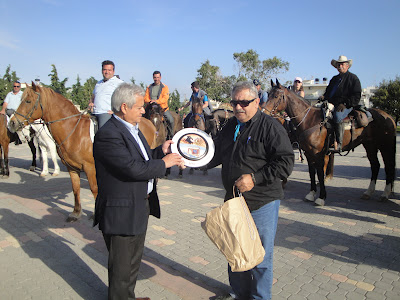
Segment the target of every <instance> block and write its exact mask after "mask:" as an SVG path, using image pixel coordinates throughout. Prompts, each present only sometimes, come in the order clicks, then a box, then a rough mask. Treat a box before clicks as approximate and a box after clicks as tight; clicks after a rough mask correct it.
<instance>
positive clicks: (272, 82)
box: [271, 79, 275, 87]
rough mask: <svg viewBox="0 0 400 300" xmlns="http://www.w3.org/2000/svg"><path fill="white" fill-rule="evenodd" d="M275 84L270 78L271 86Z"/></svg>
mask: <svg viewBox="0 0 400 300" xmlns="http://www.w3.org/2000/svg"><path fill="white" fill-rule="evenodd" d="M274 86H275V83H274V81H273V80H272V79H271V87H274Z"/></svg>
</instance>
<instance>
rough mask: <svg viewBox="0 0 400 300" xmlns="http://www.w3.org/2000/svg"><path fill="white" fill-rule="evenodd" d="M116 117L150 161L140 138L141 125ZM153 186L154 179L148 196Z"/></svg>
mask: <svg viewBox="0 0 400 300" xmlns="http://www.w3.org/2000/svg"><path fill="white" fill-rule="evenodd" d="M114 117H115V118H116V119H117V120H118V121H120V122H121V123H122V124H124V126H125V127H126V129H128V130H129V132H130V133H131V134H132V136H133V138H134V139H135V140H136V142H137V143H138V144H139V147H140V150H141V151H142V154H143V156H144V158H145V159H146V160H149V155H148V154H147V151H146V148H145V147H144V145H143V142H142V140H141V139H140V137H139V124H136V125H132V124H131V123H128V122H126V121H124V120H122V119H121V118H119V117H118V116H117V115H115V114H114ZM153 184H154V179H149V183H148V185H147V194H150V193H151V191H152V190H153Z"/></svg>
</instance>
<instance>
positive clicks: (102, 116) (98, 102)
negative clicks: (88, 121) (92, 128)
mask: <svg viewBox="0 0 400 300" xmlns="http://www.w3.org/2000/svg"><path fill="white" fill-rule="evenodd" d="M101 66H102V71H101V72H102V74H103V79H102V80H100V81H99V82H97V84H96V86H95V87H94V90H93V95H92V98H91V99H90V102H89V108H90V109H91V110H92V112H93V114H94V115H95V116H96V118H97V122H98V126H99V128H100V127H101V126H103V125H104V124H105V123H106V122H107V121H108V120H109V119H110V118H111V115H112V111H111V96H112V94H113V93H114V91H115V89H116V88H117V87H118V86H119V85H120V84H121V83H123V81H122V80H121V79H119V78H118V77H117V76H115V75H114V73H115V64H114V63H113V62H112V61H111V60H105V61H103V62H102V64H101Z"/></svg>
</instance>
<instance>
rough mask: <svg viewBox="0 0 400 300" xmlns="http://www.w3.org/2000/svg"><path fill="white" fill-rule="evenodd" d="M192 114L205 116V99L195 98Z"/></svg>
mask: <svg viewBox="0 0 400 300" xmlns="http://www.w3.org/2000/svg"><path fill="white" fill-rule="evenodd" d="M192 112H193V113H194V114H199V115H202V114H203V98H197V97H193V99H192Z"/></svg>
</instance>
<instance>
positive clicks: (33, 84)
mask: <svg viewBox="0 0 400 300" xmlns="http://www.w3.org/2000/svg"><path fill="white" fill-rule="evenodd" d="M32 90H34V91H36V84H35V83H34V82H33V81H32Z"/></svg>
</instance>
